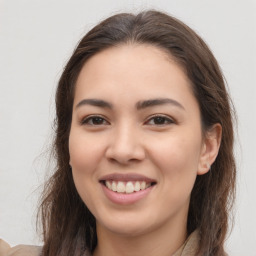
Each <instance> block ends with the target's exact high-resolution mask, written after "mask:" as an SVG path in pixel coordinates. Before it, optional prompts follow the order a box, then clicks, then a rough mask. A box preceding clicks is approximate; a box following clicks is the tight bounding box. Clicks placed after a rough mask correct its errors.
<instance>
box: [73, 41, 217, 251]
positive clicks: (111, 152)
mask: <svg viewBox="0 0 256 256" xmlns="http://www.w3.org/2000/svg"><path fill="white" fill-rule="evenodd" d="M163 98H168V99H172V100H173V102H171V103H165V104H160V105H159V104H157V105H153V106H148V107H145V108H140V109H138V108H137V107H136V106H138V102H141V101H146V100H151V99H163ZM85 99H98V100H104V101H105V102H107V103H108V104H111V108H109V107H106V106H105V107H102V106H94V105H92V104H91V103H88V102H87V103H86V104H85V101H84V104H83V103H82V101H83V100H85ZM159 115H160V118H158V119H157V118H156V117H155V116H159ZM92 116H94V117H93V118H91V117H92ZM95 116H98V117H99V118H98V119H97V118H96V119H95ZM220 137H221V127H220V125H215V126H214V127H212V129H211V131H208V132H207V133H206V135H204V136H203V132H202V128H201V120H200V110H199V106H198V102H197V100H196V99H195V97H194V95H193V93H192V89H191V84H190V81H189V80H188V78H187V76H186V75H185V73H184V72H183V70H182V68H181V67H180V66H179V65H178V64H177V63H175V61H174V60H173V59H172V57H171V56H169V55H167V54H166V53H165V52H164V51H162V50H160V49H158V48H156V47H154V46H149V45H121V46H118V47H113V48H109V49H107V50H104V51H102V52H100V53H98V54H96V55H94V56H93V57H91V58H90V59H89V60H88V61H87V62H86V63H85V65H84V67H83V68H82V70H81V72H80V74H79V77H78V80H77V84H76V90H75V96H74V107H73V116H72V124H71V131H70V138H69V151H70V165H71V167H72V172H73V178H74V182H75V185H76V188H77V191H78V193H79V195H80V196H81V198H82V200H83V201H84V202H85V204H86V205H87V207H88V208H89V209H90V211H91V212H92V214H93V215H94V216H95V218H96V225H97V236H98V245H97V247H96V249H95V251H94V256H103V255H104V256H108V255H109V256H110V255H111V256H115V255H124V256H125V255H133V256H134V255H135V256H136V255H148V256H150V255H162V256H165V255H166V256H167V255H168V256H169V255H172V254H173V253H174V252H175V251H176V250H177V249H178V248H179V247H180V246H181V245H182V244H183V243H184V241H185V239H186V237H187V233H186V225H187V215H188V207H189V200H190V193H191V190H192V188H193V185H194V182H195V179H196V176H197V175H202V174H205V173H206V172H208V170H209V165H210V164H211V163H212V162H213V161H214V160H215V158H216V156H217V153H218V148H219V144H220ZM112 173H126V174H127V173H128V174H129V173H136V174H142V175H145V176H146V177H149V178H151V179H153V180H155V181H156V185H155V186H154V187H153V188H152V189H151V191H150V192H149V193H148V194H147V196H146V197H144V198H143V199H141V200H139V201H137V202H135V203H133V204H128V205H122V204H115V203H113V202H112V201H110V200H109V199H108V198H107V197H106V195H105V194H104V193H103V190H102V184H101V183H100V182H99V181H100V179H101V177H103V176H104V175H107V174H112Z"/></svg>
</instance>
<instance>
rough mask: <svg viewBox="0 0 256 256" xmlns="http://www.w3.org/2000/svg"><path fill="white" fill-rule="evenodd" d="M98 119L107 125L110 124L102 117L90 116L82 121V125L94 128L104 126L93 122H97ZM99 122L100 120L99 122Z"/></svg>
mask: <svg viewBox="0 0 256 256" xmlns="http://www.w3.org/2000/svg"><path fill="white" fill-rule="evenodd" d="M97 119H100V120H102V121H103V122H106V123H107V124H109V122H108V121H106V119H105V118H104V117H102V116H100V115H94V116H88V117H86V118H84V119H83V120H82V121H81V125H92V126H99V125H103V124H93V123H92V122H93V120H94V121H96V120H97ZM98 121H99V120H98ZM104 125H105V124H104Z"/></svg>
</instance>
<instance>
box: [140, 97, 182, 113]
mask: <svg viewBox="0 0 256 256" xmlns="http://www.w3.org/2000/svg"><path fill="white" fill-rule="evenodd" d="M165 104H171V105H174V106H176V107H179V108H181V109H184V110H185V108H184V107H183V106H182V105H181V104H180V103H179V102H178V101H176V100H174V99H169V98H157V99H150V100H145V101H139V102H138V103H137V104H136V108H137V109H138V110H140V109H144V108H148V107H153V106H158V105H165Z"/></svg>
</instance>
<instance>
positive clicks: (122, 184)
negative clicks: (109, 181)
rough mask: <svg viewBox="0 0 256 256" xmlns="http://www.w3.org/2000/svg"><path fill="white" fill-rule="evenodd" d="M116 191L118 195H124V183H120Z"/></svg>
mask: <svg viewBox="0 0 256 256" xmlns="http://www.w3.org/2000/svg"><path fill="white" fill-rule="evenodd" d="M116 189H117V192H118V193H124V192H125V184H124V183H123V182H122V181H118V182H117V186H116Z"/></svg>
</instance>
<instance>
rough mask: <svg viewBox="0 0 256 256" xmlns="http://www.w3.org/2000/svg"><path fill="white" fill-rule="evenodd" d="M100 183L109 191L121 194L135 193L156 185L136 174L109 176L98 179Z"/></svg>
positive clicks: (154, 182)
mask: <svg viewBox="0 0 256 256" xmlns="http://www.w3.org/2000/svg"><path fill="white" fill-rule="evenodd" d="M100 183H101V184H102V185H104V186H105V187H106V188H108V189H109V190H111V191H113V192H116V193H122V194H132V193H136V192H139V191H143V190H146V189H148V188H150V187H152V186H154V185H156V181H154V180H152V179H149V178H147V177H145V176H143V175H138V174H111V175H107V176H105V177H103V178H102V179H100Z"/></svg>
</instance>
